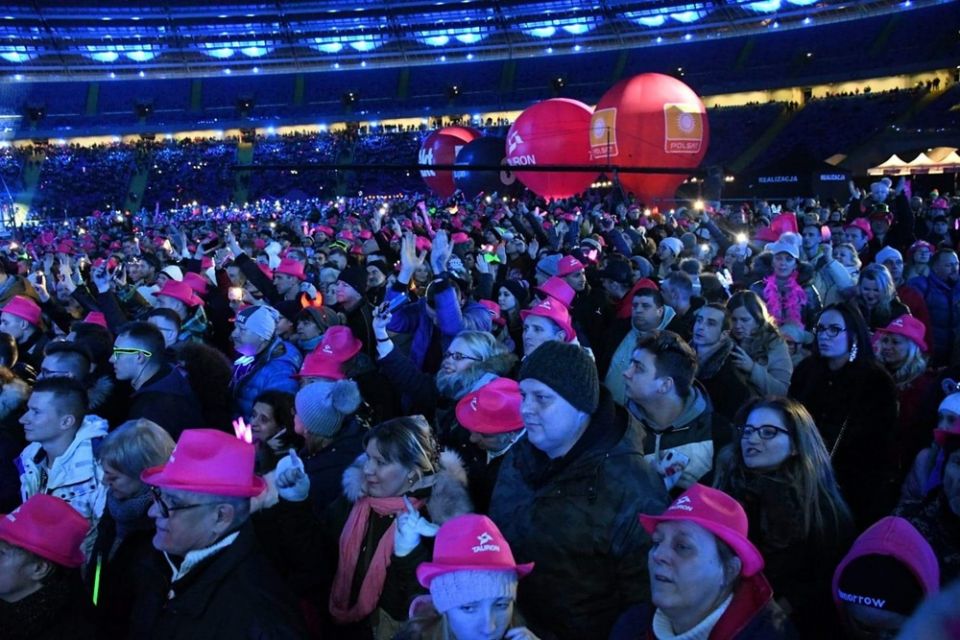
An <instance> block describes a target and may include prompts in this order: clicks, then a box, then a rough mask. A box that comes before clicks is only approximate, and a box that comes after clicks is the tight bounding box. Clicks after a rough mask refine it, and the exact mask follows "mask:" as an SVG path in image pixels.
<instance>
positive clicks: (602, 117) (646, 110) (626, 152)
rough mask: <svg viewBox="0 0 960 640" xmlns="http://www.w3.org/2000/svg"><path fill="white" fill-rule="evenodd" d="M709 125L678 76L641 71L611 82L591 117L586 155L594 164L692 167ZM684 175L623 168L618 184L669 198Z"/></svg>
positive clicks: (647, 197)
mask: <svg viewBox="0 0 960 640" xmlns="http://www.w3.org/2000/svg"><path fill="white" fill-rule="evenodd" d="M709 141H710V127H709V125H708V123H707V113H706V109H705V108H704V106H703V102H702V101H701V100H700V97H699V96H697V94H696V93H694V91H693V89H691V88H690V87H688V86H687V85H685V84H684V83H682V82H680V81H679V80H677V79H676V78H671V77H670V76H665V75H662V74H659V73H643V74H640V75H638V76H634V77H632V78H628V79H626V80H622V81H620V82H618V83H617V84H615V85H614V86H613V87H611V88H610V90H609V91H607V92H606V93H605V94H604V95H603V97H602V98H600V102H598V103H597V106H596V108H595V109H594V111H593V117H592V118H591V120H590V135H589V143H590V157H591V159H592V160H593V162H594V163H596V164H598V165H607V164H611V165H617V166H634V167H676V168H689V169H693V168H696V167H697V166H699V164H700V161H701V160H703V156H704V155H706V153H707V145H708V143H709ZM686 178H687V176H686V175H678V174H642V173H621V174H620V184H621V185H623V187H624V188H625V189H626V190H627V191H629V192H630V193H632V194H634V195H635V196H637V197H638V198H640V199H641V200H643V201H644V202H648V203H652V202H656V201H658V200H663V199H671V198H673V197H674V195H675V194H676V191H677V187H679V186H680V184H681V183H682V182H683V181H684V180H685V179H686Z"/></svg>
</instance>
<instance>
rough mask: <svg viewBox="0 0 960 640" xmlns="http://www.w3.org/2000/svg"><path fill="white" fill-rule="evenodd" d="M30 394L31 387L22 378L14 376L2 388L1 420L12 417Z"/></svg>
mask: <svg viewBox="0 0 960 640" xmlns="http://www.w3.org/2000/svg"><path fill="white" fill-rule="evenodd" d="M29 396H30V387H29V386H27V383H26V382H24V381H23V380H21V379H20V378H14V379H13V380H11V381H10V382H8V383H7V384H5V385H3V389H2V390H0V420H5V419H7V418H9V417H10V415H11V414H13V413H14V412H15V411H19V410H20V409H21V408H23V405H24V404H26V402H27V398H28V397H29Z"/></svg>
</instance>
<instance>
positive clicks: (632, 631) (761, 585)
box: [609, 573, 799, 640]
mask: <svg viewBox="0 0 960 640" xmlns="http://www.w3.org/2000/svg"><path fill="white" fill-rule="evenodd" d="M654 613H656V609H655V608H654V607H653V606H651V605H648V604H647V605H641V606H638V607H634V608H632V609H630V610H628V611H627V612H626V613H624V614H623V615H622V616H621V617H620V619H619V620H617V624H616V626H615V627H614V629H613V632H612V633H611V634H610V636H609V640H656V636H655V635H654V634H653V628H652V624H653V615H654ZM798 637H799V636H798V635H797V632H796V630H795V629H794V628H793V626H792V625H791V624H790V622H789V621H788V620H787V615H786V614H785V613H784V612H783V609H781V608H780V607H779V606H778V605H777V603H776V602H774V600H773V590H772V589H771V588H770V584H769V583H768V582H767V579H766V578H764V576H763V574H762V573H759V574H756V575H754V576H752V577H750V578H741V579H740V583H739V584H738V585H737V587H736V589H734V592H733V600H731V601H730V604H729V605H728V606H727V610H726V611H724V612H723V615H722V616H720V620H718V621H717V624H716V625H714V627H713V629H712V630H711V632H710V635H709V636H708V637H707V638H708V640H789V639H793V638H798Z"/></svg>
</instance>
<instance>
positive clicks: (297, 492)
mask: <svg viewBox="0 0 960 640" xmlns="http://www.w3.org/2000/svg"><path fill="white" fill-rule="evenodd" d="M276 486H277V495H279V496H280V498H281V499H282V500H286V501H287V502H302V501H304V500H306V499H307V496H309V495H310V476H308V475H307V473H306V471H304V468H303V460H301V459H300V456H298V455H297V452H296V451H294V450H293V449H290V452H289V453H287V455H286V456H284V457H283V458H281V459H280V461H279V462H277V469H276Z"/></svg>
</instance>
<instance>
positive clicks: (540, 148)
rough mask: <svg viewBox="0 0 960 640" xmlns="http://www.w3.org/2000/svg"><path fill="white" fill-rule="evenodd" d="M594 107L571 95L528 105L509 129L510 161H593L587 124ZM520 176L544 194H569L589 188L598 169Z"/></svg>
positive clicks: (519, 163)
mask: <svg viewBox="0 0 960 640" xmlns="http://www.w3.org/2000/svg"><path fill="white" fill-rule="evenodd" d="M589 126H590V107H588V106H587V105H585V104H583V103H582V102H578V101H577V100H570V99H568V98H553V99H552V100H544V101H543V102H538V103H537V104H535V105H533V106H531V107H528V108H527V109H526V110H525V111H524V112H523V113H521V114H520V116H519V117H518V118H517V119H516V120H515V121H514V123H513V125H512V126H511V127H510V131H509V132H508V133H507V157H506V161H507V164H509V165H511V166H514V167H522V166H525V165H545V164H571V165H577V164H579V165H587V164H590V149H589V147H588V145H587V127H589ZM514 173H515V174H516V176H517V179H518V180H520V182H522V183H523V184H524V185H526V186H527V188H528V189H530V190H531V191H533V192H534V193H536V194H537V195H538V196H543V197H544V198H569V197H570V196H574V195H576V194H578V193H581V192H583V191H585V190H586V189H587V188H588V187H589V186H590V185H591V183H593V179H594V178H595V177H596V176H597V174H596V173H584V172H573V171H571V172H550V173H546V172H539V171H538V172H532V171H515V172H514Z"/></svg>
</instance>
